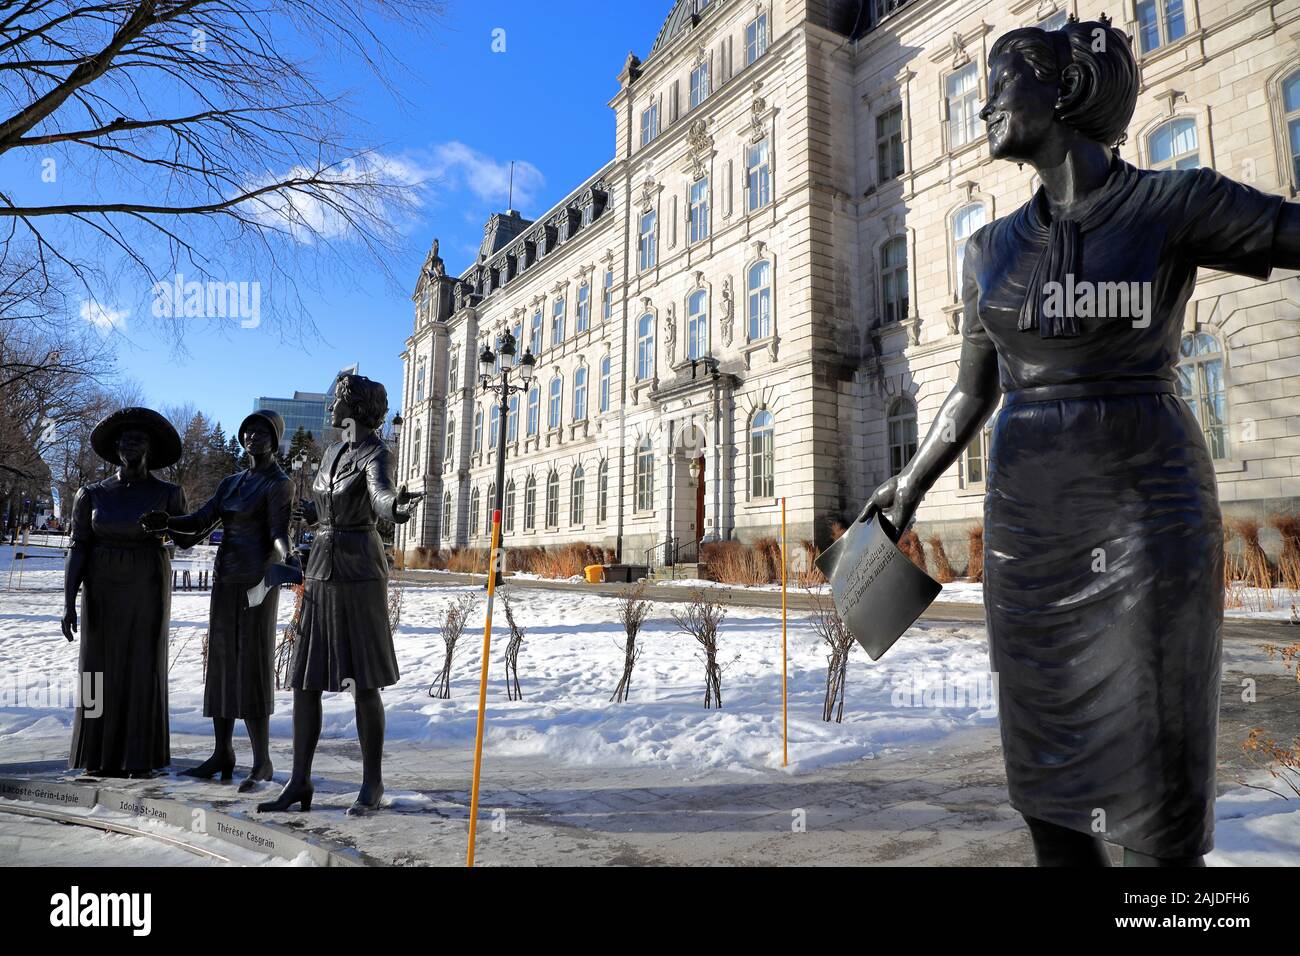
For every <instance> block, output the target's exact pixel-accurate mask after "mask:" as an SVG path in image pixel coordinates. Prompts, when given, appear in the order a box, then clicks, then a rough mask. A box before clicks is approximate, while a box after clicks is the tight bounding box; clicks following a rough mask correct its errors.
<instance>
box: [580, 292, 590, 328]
mask: <svg viewBox="0 0 1300 956" xmlns="http://www.w3.org/2000/svg"><path fill="white" fill-rule="evenodd" d="M589 328H591V286H589V285H588V284H587V283H585V282H584V283H583V284H582V285H580V286H578V316H577V331H579V332H586V331H587V330H588V329H589Z"/></svg>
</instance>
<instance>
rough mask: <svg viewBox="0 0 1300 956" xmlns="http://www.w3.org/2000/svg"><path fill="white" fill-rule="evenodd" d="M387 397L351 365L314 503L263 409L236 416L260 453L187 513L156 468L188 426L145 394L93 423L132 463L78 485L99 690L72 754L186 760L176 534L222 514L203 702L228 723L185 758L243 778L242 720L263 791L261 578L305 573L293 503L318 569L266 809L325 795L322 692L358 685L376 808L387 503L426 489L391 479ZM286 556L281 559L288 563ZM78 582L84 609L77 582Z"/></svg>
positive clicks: (267, 671)
mask: <svg viewBox="0 0 1300 956" xmlns="http://www.w3.org/2000/svg"><path fill="white" fill-rule="evenodd" d="M387 410H388V396H387V393H386V392H385V390H384V387H383V386H382V385H380V384H379V383H378V382H373V381H371V380H370V379H367V378H364V377H363V376H359V375H349V376H343V377H342V378H340V380H339V383H338V386H337V388H336V393H335V396H334V401H333V403H332V405H331V416H332V421H333V424H334V425H335V426H336V427H341V428H344V429H345V430H346V431H345V434H346V436H347V440H345V441H340V442H335V443H333V444H331V445H330V446H329V448H328V449H326V452H325V455H324V459H323V461H322V462H321V467H320V470H319V471H318V472H317V474H316V480H315V482H314V484H313V486H312V497H313V498H314V501H310V502H309V501H304V502H301V503H300V505H299V507H298V509H297V510H296V511H295V509H294V506H293V502H292V500H291V495H290V483H289V479H288V477H287V476H286V475H285V473H284V471H283V470H281V468H280V466H279V464H278V462H277V461H276V457H275V452H276V449H277V448H278V447H279V445H280V441H281V439H282V438H283V437H284V419H283V418H282V417H281V416H280V415H279V414H278V413H277V412H274V411H268V410H265V409H260V410H258V411H255V412H253V413H252V414H251V415H249V416H248V417H247V418H245V419H244V421H243V422H242V423H241V424H240V426H239V432H238V435H239V440H240V443H241V444H242V445H243V447H244V449H245V451H246V452H247V454H248V467H247V468H246V469H245V470H243V471H240V472H238V473H237V474H234V475H230V476H229V477H227V478H225V479H224V480H222V481H221V483H220V484H219V485H218V486H217V490H216V492H215V493H214V494H213V496H212V498H211V499H210V500H209V501H208V502H207V503H205V504H204V505H203V507H201V508H199V509H198V510H197V511H195V512H193V513H190V514H187V513H186V509H185V501H184V496H183V494H182V493H181V489H180V488H179V486H177V485H174V484H171V483H170V482H166V481H163V480H161V479H159V478H157V477H155V476H154V474H153V472H154V471H155V470H158V469H162V468H166V467H168V466H169V465H172V464H175V463H176V461H177V460H178V459H179V458H180V455H181V442H180V438H179V436H178V435H177V434H176V430H175V428H173V427H172V425H171V423H170V422H168V421H167V419H165V418H164V417H163V416H162V415H160V414H158V413H157V412H155V411H153V410H152V409H148V408H126V409H123V410H121V411H118V412H115V413H113V414H112V415H110V416H109V417H108V418H106V419H104V421H102V422H100V423H99V425H98V426H96V428H95V430H94V432H93V433H92V435H91V444H92V445H93V446H94V449H95V451H96V453H97V454H99V455H100V457H102V458H103V459H104V460H106V461H108V462H110V463H111V464H114V465H117V466H118V468H117V473H116V474H115V475H113V476H112V477H110V478H107V479H105V480H104V481H100V482H96V483H95V484H92V485H87V486H86V487H84V488H82V489H80V490H79V491H78V492H77V496H76V500H75V501H74V503H73V506H72V526H71V532H70V536H71V548H70V550H69V556H68V563H67V571H66V577H65V586H64V594H65V608H64V616H63V633H64V636H65V637H67V639H68V640H73V638H74V634H75V632H77V630H78V626H79V625H80V631H81V648H80V658H79V662H78V670H79V672H80V673H81V674H83V675H87V674H93V675H96V680H97V683H98V686H100V687H102V692H101V694H100V695H99V697H100V699H99V700H97V701H95V707H94V709H93V710H91V709H89V708H88V707H86V706H79V707H78V709H77V713H76V716H75V720H74V724H73V733H72V752H71V756H70V758H69V765H70V766H71V767H74V768H82V767H84V768H86V769H87V770H88V771H89V773H90V774H91V775H92V776H122V777H148V776H152V775H154V773H156V772H157V771H159V770H161V769H162V768H164V767H166V766H168V764H170V763H171V749H170V744H169V734H168V714H167V636H168V626H169V621H170V616H171V615H170V605H171V568H170V558H169V555H168V552H167V550H166V547H165V541H166V538H167V537H170V538H171V539H172V540H173V541H174V542H175V543H176V545H177V546H178V547H180V548H191V547H193V546H194V545H196V544H198V543H199V542H201V541H203V540H205V539H206V538H207V537H208V535H210V534H211V533H212V532H213V531H214V530H215V529H216V528H218V527H220V528H221V529H222V538H221V543H220V545H219V546H218V548H217V554H216V560H215V565H214V569H213V570H214V573H213V586H212V602H211V610H210V617H209V624H208V651H207V668H206V673H205V683H204V693H203V713H204V716H206V717H210V718H211V719H212V727H213V733H214V736H215V738H216V741H215V747H214V749H213V753H212V756H211V757H209V758H208V759H207V760H205V761H204V762H203V763H201V764H199V765H198V766H197V767H193V768H191V769H188V770H185V771H183V773H184V774H186V775H188V776H193V777H200V778H205V779H210V778H212V777H216V776H218V775H220V777H221V779H223V780H229V779H230V778H231V776H232V775H233V773H234V769H235V750H234V741H233V737H234V728H235V721H236V720H243V721H244V726H245V727H246V728H247V730H248V737H249V740H250V742H251V743H252V746H253V767H252V770H251V771H250V772H249V774H248V776H247V777H245V778H244V780H242V781H241V782H240V785H239V789H240V791H248V790H252V789H253V788H254V787H256V785H257V783H258V782H259V781H268V780H270V779H271V775H272V765H271V755H270V731H269V725H270V716H271V714H272V712H273V711H274V709H275V697H274V673H275V667H274V663H273V654H274V644H275V630H276V612H277V610H278V594H279V589H278V587H269V588H268V587H265V586H264V582H268V581H271V580H276V581H280V580H286V579H293V578H294V577H297V578H298V579H300V580H301V579H302V578H303V577H304V575H303V574H302V572H301V569H300V568H298V559H297V557H296V556H295V554H294V551H293V548H292V547H291V545H290V542H289V521H290V518H291V517H292V516H294V515H295V514H296V515H297V516H299V517H301V518H302V519H303V520H305V521H306V522H307V524H308V525H319V527H318V529H317V533H316V537H315V540H314V542H313V547H312V550H311V556H310V558H309V559H308V563H307V569H306V572H305V587H304V594H303V612H302V620H301V622H300V626H299V636H298V638H297V640H296V641H295V643H294V651H293V660H292V665H291V680H290V683H291V686H292V687H293V691H294V708H293V739H294V760H293V773H292V775H291V777H290V780H289V782H288V783H287V784H286V785H285V786H284V788H283V789H282V790H281V792H280V794H279V796H278V797H277V798H276V799H274V800H271V801H269V802H266V803H261V804H259V805H258V807H257V809H258V810H259V811H266V812H269V811H278V810H285V809H288V808H289V807H291V806H293V805H295V804H297V805H299V806H301V808H302V809H303V810H309V809H310V808H311V799H312V784H311V762H312V756H313V754H314V753H315V749H316V742H317V740H318V739H319V737H320V729H321V692H322V691H326V690H329V691H339V690H343V689H347V690H349V691H351V692H352V693H353V694H354V696H355V698H356V716H357V734H358V737H359V739H360V743H361V752H362V756H363V763H364V782H363V784H362V787H361V792H360V794H359V795H358V797H357V800H356V802H355V803H354V804H353V806H352V807H351V808H350V809H349V811H348V812H349V813H362V812H365V811H368V810H373V809H375V808H377V807H378V806H379V803H380V799H381V798H382V796H383V792H384V785H383V773H382V754H383V745H384V709H383V704H382V701H381V700H380V696H379V690H380V688H382V687H386V686H388V685H390V684H394V683H396V682H397V678H398V670H397V657H396V654H395V653H394V651H393V635H392V632H391V630H390V628H389V624H388V563H387V560H386V558H385V556H384V548H383V543H382V542H381V540H380V538H379V534H378V532H377V531H376V527H375V522H376V519H377V518H386V519H388V520H390V521H394V522H399V523H400V522H403V521H406V520H408V519H409V517H410V509H411V506H412V505H413V504H414V503H415V502H416V501H418V500H419V498H420V497H421V496H420V495H418V494H411V493H409V492H407V491H406V489H405V487H402V488H400V489H397V490H394V488H393V486H392V482H391V479H390V466H389V460H388V449H387V446H386V445H385V444H384V443H383V441H382V440H381V439H380V438H379V436H378V435H377V434H376V430H377V429H378V428H379V427H380V425H381V423H382V422H383V419H384V415H385V413H386V412H387ZM276 570H279V571H282V572H284V571H287V572H288V573H287V574H284V573H281V574H276V573H275V571H276ZM78 591H80V592H81V615H80V621H79V620H78V614H77V603H76V602H77V594H78Z"/></svg>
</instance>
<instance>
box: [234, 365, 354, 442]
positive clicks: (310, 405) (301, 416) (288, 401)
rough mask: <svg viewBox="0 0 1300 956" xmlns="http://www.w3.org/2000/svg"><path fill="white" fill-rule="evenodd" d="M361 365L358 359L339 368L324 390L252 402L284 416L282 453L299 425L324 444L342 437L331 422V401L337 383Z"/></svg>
mask: <svg viewBox="0 0 1300 956" xmlns="http://www.w3.org/2000/svg"><path fill="white" fill-rule="evenodd" d="M359 367H360V366H358V365H357V363H356V362H353V363H352V364H351V365H347V366H344V367H343V368H341V369H339V370H338V371H337V372H336V373H335V374H334V377H333V378H332V379H330V383H329V387H327V388H326V389H325V391H323V392H294V393H293V398H268V397H266V396H263V397H262V398H259V399H258V400H257V401H256V402H254V403H253V408H254V409H257V408H269V409H271V410H272V411H276V412H279V413H280V414H281V415H283V416H284V441H282V442H280V453H281V454H285V453H287V452H288V451H289V442H290V441H292V440H293V435H294V432H296V431H297V430H298V429H299V428H300V427H301V428H303V429H305V430H307V431H309V432H311V436H312V438H314V439H316V444H318V445H320V446H321V448H324V447H325V446H326V445H328V444H329V443H330V442H333V441H338V440H339V429H337V428H335V427H334V426H333V425H331V424H330V412H329V407H330V402H332V401H334V386H336V385H337V384H338V381H339V379H340V378H342V377H343V376H344V375H356V374H358V369H359Z"/></svg>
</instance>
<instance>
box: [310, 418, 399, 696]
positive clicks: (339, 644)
mask: <svg viewBox="0 0 1300 956" xmlns="http://www.w3.org/2000/svg"><path fill="white" fill-rule="evenodd" d="M312 497H313V498H314V499H315V502H316V511H317V518H318V520H319V522H320V523H319V526H318V527H317V530H316V537H315V538H314V539H313V541H312V547H311V557H310V558H309V559H308V561H307V570H306V572H305V577H306V582H305V585H304V587H305V590H304V592H303V604H302V621H301V622H300V625H299V628H298V637H297V639H296V640H295V641H294V650H293V663H292V665H291V668H290V672H291V675H292V676H291V678H290V684H291V686H292V687H294V688H295V689H297V690H331V691H336V690H345V689H347V688H348V687H351V688H353V689H355V690H366V689H369V688H373V687H387V686H389V685H390V684H395V683H397V678H398V671H397V655H396V653H395V652H394V650H393V633H392V630H391V629H390V628H389V626H388V560H387V558H386V557H385V556H384V545H383V542H382V541H381V540H380V538H379V533H378V532H377V531H376V530H375V519H376V518H386V519H387V520H389V521H391V520H393V505H394V504H395V503H396V501H397V492H396V491H395V490H394V489H393V485H392V481H391V480H390V478H389V456H388V448H387V446H385V445H384V443H383V442H382V441H380V440H379V438H377V437H376V436H374V435H370V436H369V437H368V438H366V439H365V440H364V441H361V442H357V443H355V444H353V443H351V442H335V443H334V444H332V445H330V446H329V447H328V448H326V449H325V455H324V457H323V458H322V460H321V465H320V470H319V471H317V472H316V481H315V483H314V484H313V485H312ZM349 680H350V681H351V683H350V684H348V685H346V686H345V685H344V681H349Z"/></svg>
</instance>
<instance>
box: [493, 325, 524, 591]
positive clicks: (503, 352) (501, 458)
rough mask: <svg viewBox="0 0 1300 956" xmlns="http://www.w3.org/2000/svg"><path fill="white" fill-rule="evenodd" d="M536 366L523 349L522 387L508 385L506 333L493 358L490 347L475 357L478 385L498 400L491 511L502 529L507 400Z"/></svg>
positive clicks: (510, 359)
mask: <svg viewBox="0 0 1300 956" xmlns="http://www.w3.org/2000/svg"><path fill="white" fill-rule="evenodd" d="M498 363H499V365H500V368H501V371H500V373H499V381H496V382H494V381H493V379H494V378H497V377H498V373H497V372H496V369H497V366H498ZM536 365H537V359H536V358H535V357H534V356H533V353H532V350H531V349H525V350H524V357H523V358H521V359H520V360H519V379H520V381H521V382H522V384H520V385H511V384H510V370H511V369H512V368H513V367H514V366H515V337H514V335H513V334H511V333H510V331H509V330H507V331H506V332H505V333H504V334H503V335H502V336H501V345H500V349H499V351H498V353H496V354H494V353H493V351H492V348H491V346H488V345H484V346H483V351H482V352H481V353H480V354H479V357H478V368H479V384H480V385H482V386H483V388H485V389H487V390H488V391H492V392H496V393H497V395H498V396H500V398H499V400H498V403H497V409H498V410H497V488H496V491H497V493H496V501H494V502H493V503H492V507H493V508H494V509H496V510H498V511H500V512H501V522H502V525H503V526H504V524H505V500H506V430H507V423H508V422H509V421H510V396H511V395H512V394H515V393H517V392H526V391H527V390H528V383H529V382H531V381H532V378H533V369H534V368H535V367H536ZM489 533H491V532H490V531H489ZM502 537H504V534H503V535H502ZM500 582H501V577H500V575H499V574H498V575H497V583H498V584H499V583H500Z"/></svg>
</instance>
